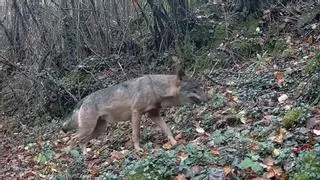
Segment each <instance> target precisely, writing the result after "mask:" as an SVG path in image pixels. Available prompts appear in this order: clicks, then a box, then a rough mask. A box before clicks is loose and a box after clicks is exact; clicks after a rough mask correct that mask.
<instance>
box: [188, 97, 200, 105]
mask: <svg viewBox="0 0 320 180" xmlns="http://www.w3.org/2000/svg"><path fill="white" fill-rule="evenodd" d="M190 99H191V100H192V101H193V102H194V103H196V104H200V103H201V100H200V99H198V98H196V97H194V96H191V97H190Z"/></svg>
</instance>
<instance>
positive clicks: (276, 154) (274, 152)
mask: <svg viewBox="0 0 320 180" xmlns="http://www.w3.org/2000/svg"><path fill="white" fill-rule="evenodd" d="M272 155H273V157H277V156H279V155H280V150H279V149H274V150H273V151H272Z"/></svg>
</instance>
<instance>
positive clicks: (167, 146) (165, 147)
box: [162, 142, 172, 150]
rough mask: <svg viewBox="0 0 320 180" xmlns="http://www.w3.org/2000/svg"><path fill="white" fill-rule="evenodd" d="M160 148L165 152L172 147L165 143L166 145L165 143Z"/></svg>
mask: <svg viewBox="0 0 320 180" xmlns="http://www.w3.org/2000/svg"><path fill="white" fill-rule="evenodd" d="M162 148H163V149H166V150H169V149H171V148H172V145H171V143H170V142H167V143H165V144H164V145H163V146H162Z"/></svg>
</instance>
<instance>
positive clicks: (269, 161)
mask: <svg viewBox="0 0 320 180" xmlns="http://www.w3.org/2000/svg"><path fill="white" fill-rule="evenodd" d="M263 164H265V165H267V166H273V165H274V159H272V157H270V156H269V157H267V158H265V159H264V160H263Z"/></svg>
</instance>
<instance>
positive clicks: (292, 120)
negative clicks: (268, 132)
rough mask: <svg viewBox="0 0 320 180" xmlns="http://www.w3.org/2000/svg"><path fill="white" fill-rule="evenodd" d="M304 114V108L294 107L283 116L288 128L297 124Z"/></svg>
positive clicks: (284, 123)
mask: <svg viewBox="0 0 320 180" xmlns="http://www.w3.org/2000/svg"><path fill="white" fill-rule="evenodd" d="M303 115H304V111H303V109H302V108H294V109H292V110H290V111H288V112H287V113H286V114H285V116H284V117H283V125H284V127H285V128H286V129H289V128H291V127H292V126H294V125H296V124H297V123H298V122H299V120H300V119H301V118H302V116H303Z"/></svg>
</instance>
